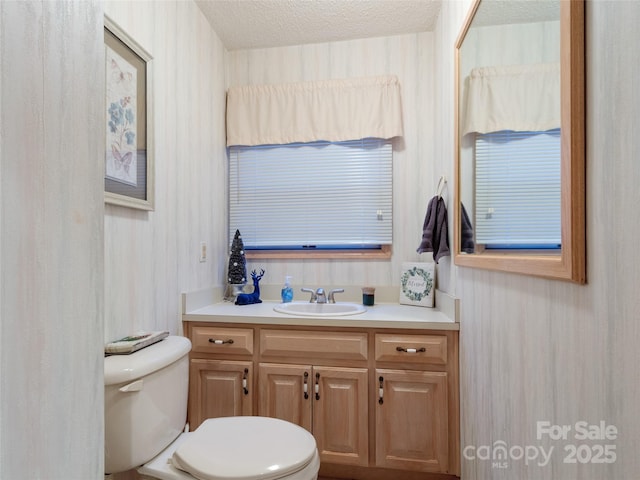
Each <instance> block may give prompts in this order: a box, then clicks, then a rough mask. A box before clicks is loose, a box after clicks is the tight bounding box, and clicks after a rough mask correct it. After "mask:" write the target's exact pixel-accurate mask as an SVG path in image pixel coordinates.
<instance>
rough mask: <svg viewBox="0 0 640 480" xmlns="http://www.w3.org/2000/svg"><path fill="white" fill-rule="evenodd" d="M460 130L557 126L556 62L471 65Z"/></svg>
mask: <svg viewBox="0 0 640 480" xmlns="http://www.w3.org/2000/svg"><path fill="white" fill-rule="evenodd" d="M466 91H467V103H466V112H465V115H464V124H463V126H462V134H463V135H466V134H467V133H470V132H478V133H489V132H498V131H501V130H513V131H520V132H525V131H530V132H538V131H546V130H551V129H552V128H559V127H560V64H559V63H549V64H535V65H511V66H500V67H479V68H474V69H473V70H472V71H471V73H470V74H469V77H468V78H467V82H466Z"/></svg>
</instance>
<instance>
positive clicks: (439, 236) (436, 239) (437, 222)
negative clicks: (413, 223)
mask: <svg viewBox="0 0 640 480" xmlns="http://www.w3.org/2000/svg"><path fill="white" fill-rule="evenodd" d="M417 252H418V253H424V252H433V260H434V261H435V262H436V263H438V260H440V258H442V257H445V256H448V255H451V253H450V252H449V234H448V228H447V207H446V205H445V204H444V200H443V199H442V197H441V196H440V195H436V196H435V197H433V198H432V199H431V200H430V201H429V205H428V206H427V214H426V215H425V217H424V224H423V225H422V242H421V243H420V246H419V247H418V249H417Z"/></svg>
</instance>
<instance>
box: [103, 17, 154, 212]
mask: <svg viewBox="0 0 640 480" xmlns="http://www.w3.org/2000/svg"><path fill="white" fill-rule="evenodd" d="M104 44H105V49H104V51H105V79H106V82H105V105H106V110H105V135H106V143H105V156H104V164H105V176H104V201H105V203H108V204H113V205H120V206H124V207H129V208H135V209H140V210H148V211H151V210H153V209H154V149H153V146H154V136H153V75H152V68H151V62H152V56H151V55H150V54H149V52H147V51H146V50H145V49H144V48H143V47H142V46H141V45H140V44H139V43H138V42H136V41H135V40H134V39H133V38H132V37H131V36H130V35H129V34H127V33H126V32H125V31H124V30H123V29H122V28H121V27H120V26H119V25H118V24H117V23H116V22H115V21H114V20H112V19H111V18H109V17H108V16H107V15H105V17H104Z"/></svg>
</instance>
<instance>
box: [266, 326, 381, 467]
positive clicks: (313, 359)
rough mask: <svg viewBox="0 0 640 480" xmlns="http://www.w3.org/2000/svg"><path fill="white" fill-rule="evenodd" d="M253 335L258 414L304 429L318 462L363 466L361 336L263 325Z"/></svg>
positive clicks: (364, 339)
mask: <svg viewBox="0 0 640 480" xmlns="http://www.w3.org/2000/svg"><path fill="white" fill-rule="evenodd" d="M259 335H260V342H259V343H260V360H261V363H260V365H259V368H258V397H259V400H258V415H264V416H269V417H276V418H281V419H283V420H288V421H290V422H293V423H296V424H298V425H300V426H301V427H304V428H306V429H307V430H309V431H310V432H311V433H313V435H314V437H315V439H316V442H317V444H318V452H319V453H320V460H321V461H323V462H330V463H336V464H345V465H360V466H366V465H368V464H369V434H368V430H369V422H368V418H369V415H368V406H369V402H368V396H369V390H368V376H369V371H368V368H367V367H368V365H367V356H368V349H367V343H368V341H367V334H366V333H360V332H342V331H323V330H310V331H307V330H298V329H295V330H292V329H282V330H280V329H270V328H265V329H260V334H259ZM298 360H305V361H306V362H308V363H304V364H299V363H292V362H296V361H298Z"/></svg>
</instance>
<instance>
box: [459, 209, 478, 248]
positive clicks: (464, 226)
mask: <svg viewBox="0 0 640 480" xmlns="http://www.w3.org/2000/svg"><path fill="white" fill-rule="evenodd" d="M460 211H461V212H462V218H461V219H460V250H461V251H463V252H465V253H473V252H474V251H475V249H476V248H475V244H474V243H473V226H472V225H471V220H470V219H469V215H467V210H466V209H465V208H464V204H462V203H461V204H460Z"/></svg>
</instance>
